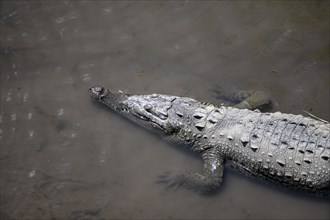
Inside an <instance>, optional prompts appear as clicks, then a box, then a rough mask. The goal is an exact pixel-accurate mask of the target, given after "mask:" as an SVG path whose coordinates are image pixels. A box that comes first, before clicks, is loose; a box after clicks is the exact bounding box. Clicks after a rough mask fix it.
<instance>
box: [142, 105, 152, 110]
mask: <svg viewBox="0 0 330 220" xmlns="http://www.w3.org/2000/svg"><path fill="white" fill-rule="evenodd" d="M143 108H144V109H145V110H146V111H147V112H150V111H151V109H152V105H150V104H146V105H144V106H143Z"/></svg>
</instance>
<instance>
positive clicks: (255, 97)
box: [235, 91, 271, 110]
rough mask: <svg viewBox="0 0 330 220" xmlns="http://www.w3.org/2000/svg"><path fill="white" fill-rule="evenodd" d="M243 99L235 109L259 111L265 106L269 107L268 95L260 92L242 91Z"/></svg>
mask: <svg viewBox="0 0 330 220" xmlns="http://www.w3.org/2000/svg"><path fill="white" fill-rule="evenodd" d="M242 93H244V97H245V98H244V99H243V100H242V101H241V102H240V103H238V104H237V105H235V107H236V108H241V109H250V110H253V109H261V108H262V107H264V106H265V105H269V104H270V102H271V99H270V97H269V95H268V94H267V93H265V92H262V91H243V92H242Z"/></svg>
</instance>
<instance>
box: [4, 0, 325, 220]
mask: <svg viewBox="0 0 330 220" xmlns="http://www.w3.org/2000/svg"><path fill="white" fill-rule="evenodd" d="M329 14H330V13H329V2H327V1H299V2H296V1H274V2H273V1H265V2H263V1H235V2H230V1H205V2H200V1H172V2H165V1H120V2H118V1H93V2H91V1H1V18H0V22H1V23H0V25H1V39H0V40H1V57H0V58H1V116H0V119H1V130H0V131H1V133H0V135H1V139H0V141H1V142H0V143H1V158H0V162H1V172H0V174H1V181H0V186H1V219H33V220H38V219H40V220H43V219H63V220H66V219H329V218H330V210H329V208H330V202H329V200H327V199H326V198H319V197H313V196H310V195H306V194H302V193H300V192H293V191H287V190H283V189H282V188H278V187H277V186H274V185H272V184H268V183H264V182H260V181H256V180H253V179H250V178H247V177H244V176H242V175H238V174H236V173H234V172H232V171H229V170H225V177H224V182H223V184H222V186H221V189H219V191H217V192H216V193H214V194H213V195H209V196H203V195H199V194H196V193H194V192H192V191H189V190H185V189H182V188H179V189H177V190H172V189H170V190H166V189H164V185H161V184H158V183H156V181H157V178H158V176H159V175H160V174H163V173H164V172H167V171H170V172H180V171H186V170H201V161H200V158H199V157H198V156H196V155H193V154H191V153H189V152H188V151H186V150H180V149H178V146H175V145H172V144H168V143H166V142H165V141H163V140H161V139H160V138H159V137H157V136H156V135H154V134H152V133H151V132H148V131H146V130H144V129H142V128H140V127H138V126H137V125H134V124H133V123H131V122H129V121H127V120H125V119H123V118H122V117H119V116H118V115H117V114H115V113H114V112H112V111H108V110H107V109H106V108H104V107H102V106H100V105H97V104H96V103H95V102H92V100H91V99H90V97H89V94H88V88H89V87H90V86H93V85H97V84H99V85H103V86H106V87H108V88H110V89H114V90H119V89H120V90H122V91H124V92H130V93H155V92H157V93H164V94H171V95H179V96H189V97H193V98H197V99H200V100H203V101H211V102H215V103H217V102H219V101H218V100H217V99H216V93H215V92H214V89H217V88H226V89H229V90H235V89H243V90H244V89H258V90H263V91H265V92H267V93H269V94H270V95H271V96H272V98H273V100H274V102H273V103H274V105H273V110H274V111H276V110H280V111H282V112H288V113H294V114H302V113H303V112H302V111H303V110H305V111H309V112H311V113H312V114H314V115H317V116H319V117H321V118H323V119H325V120H329V119H330V114H329V109H330V107H329V105H330V104H329V94H330V91H329V85H330V80H329Z"/></svg>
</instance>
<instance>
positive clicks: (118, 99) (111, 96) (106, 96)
mask: <svg viewBox="0 0 330 220" xmlns="http://www.w3.org/2000/svg"><path fill="white" fill-rule="evenodd" d="M89 92H90V95H91V96H92V98H93V99H94V100H96V101H100V102H102V103H104V104H106V105H107V106H109V107H111V108H112V109H114V110H116V111H122V110H123V109H125V107H126V105H127V104H124V102H125V101H126V100H127V98H128V97H129V95H127V94H124V93H122V92H112V91H110V90H108V89H106V88H104V87H102V86H94V87H91V88H90V89H89Z"/></svg>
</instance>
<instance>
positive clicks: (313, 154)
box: [213, 108, 330, 193]
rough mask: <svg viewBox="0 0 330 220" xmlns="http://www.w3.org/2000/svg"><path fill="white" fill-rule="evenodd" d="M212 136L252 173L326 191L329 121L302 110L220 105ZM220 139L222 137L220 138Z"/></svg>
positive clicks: (329, 169)
mask: <svg viewBox="0 0 330 220" xmlns="http://www.w3.org/2000/svg"><path fill="white" fill-rule="evenodd" d="M222 112H223V117H222V120H221V121H220V122H219V123H218V124H217V125H216V128H215V129H214V132H213V133H214V134H216V135H215V136H222V137H223V138H222V140H224V139H227V141H225V142H224V143H223V142H222V144H223V145H224V146H220V148H221V150H222V151H223V153H224V154H225V157H226V158H227V159H229V160H231V161H232V162H234V164H236V165H238V166H240V167H241V168H243V169H244V170H246V171H247V172H250V173H251V174H252V175H254V176H259V177H262V178H266V179H269V180H272V181H275V182H278V183H281V184H284V185H288V186H289V187H292V188H301V189H305V190H308V191H315V192H320V193H329V184H330V174H329V173H330V161H329V154H330V125H329V124H328V123H323V122H321V121H317V120H314V119H311V118H308V117H303V116H301V115H291V114H283V113H260V112H255V111H248V110H240V109H235V108H222ZM220 145H221V143H220Z"/></svg>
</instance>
